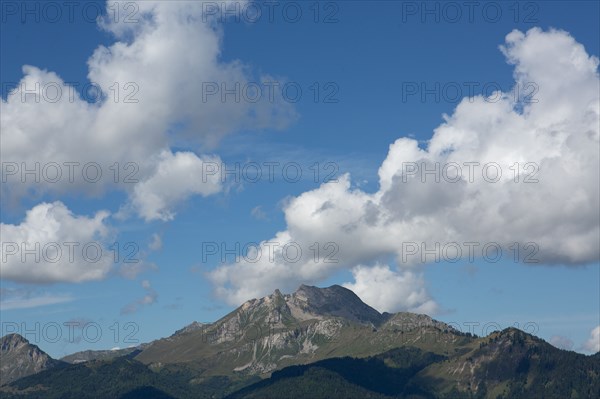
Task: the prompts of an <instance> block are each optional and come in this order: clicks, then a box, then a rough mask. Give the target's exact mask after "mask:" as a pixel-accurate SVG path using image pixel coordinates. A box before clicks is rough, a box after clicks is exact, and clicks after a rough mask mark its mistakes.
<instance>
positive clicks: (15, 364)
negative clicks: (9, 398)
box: [0, 334, 61, 385]
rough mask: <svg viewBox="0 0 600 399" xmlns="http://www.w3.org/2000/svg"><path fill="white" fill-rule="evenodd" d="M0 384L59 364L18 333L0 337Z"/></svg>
mask: <svg viewBox="0 0 600 399" xmlns="http://www.w3.org/2000/svg"><path fill="white" fill-rule="evenodd" d="M0 359H2V361H1V362H0V385H4V384H8V383H10V382H11V381H14V380H17V379H19V378H22V377H25V376H28V375H31V374H35V373H38V372H40V371H42V370H46V369H48V368H51V367H54V366H56V365H57V364H60V363H61V362H60V361H57V360H54V359H52V358H51V357H50V356H48V355H47V354H46V353H45V352H44V351H42V350H41V349H40V348H38V347H37V346H36V345H32V344H30V343H29V341H28V340H26V339H25V338H23V337H22V336H21V335H19V334H7V335H5V336H4V337H2V339H0Z"/></svg>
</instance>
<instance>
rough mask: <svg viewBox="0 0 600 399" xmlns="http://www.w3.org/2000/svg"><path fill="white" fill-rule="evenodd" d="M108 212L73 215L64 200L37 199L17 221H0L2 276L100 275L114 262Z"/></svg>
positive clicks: (42, 279) (36, 279) (66, 278)
mask: <svg viewBox="0 0 600 399" xmlns="http://www.w3.org/2000/svg"><path fill="white" fill-rule="evenodd" d="M108 216H109V214H108V212H106V211H100V212H97V213H96V214H95V215H94V216H92V217H88V216H82V215H75V214H73V212H71V211H70V210H69V209H68V208H67V207H66V206H65V205H64V204H63V203H62V202H59V201H57V202H53V203H41V204H39V205H36V206H35V207H33V208H32V209H30V210H29V211H27V214H26V216H25V219H24V220H23V221H22V222H21V223H20V224H16V225H15V224H5V223H2V224H0V232H1V234H0V235H1V237H2V242H1V245H2V263H1V266H0V272H1V273H0V274H1V275H2V279H3V280H4V279H6V280H12V281H16V282H23V283H55V282H73V283H78V282H83V281H90V280H99V279H102V278H104V277H105V276H106V275H107V274H108V273H109V272H110V270H111V268H112V265H113V255H114V254H113V252H112V251H111V250H110V249H109V248H108V246H107V244H106V242H105V241H106V239H107V237H108V234H109V229H108V226H107V225H106V224H105V219H106V218H107V217H108Z"/></svg>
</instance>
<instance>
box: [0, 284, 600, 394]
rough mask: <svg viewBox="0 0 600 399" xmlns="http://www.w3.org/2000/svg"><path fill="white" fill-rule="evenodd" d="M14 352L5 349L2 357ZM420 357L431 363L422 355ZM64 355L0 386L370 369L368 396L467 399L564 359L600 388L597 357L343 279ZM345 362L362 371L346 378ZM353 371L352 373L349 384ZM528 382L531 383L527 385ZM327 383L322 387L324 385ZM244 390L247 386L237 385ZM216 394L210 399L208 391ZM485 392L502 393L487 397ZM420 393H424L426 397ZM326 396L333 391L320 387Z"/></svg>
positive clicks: (244, 381)
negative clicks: (397, 303)
mask: <svg viewBox="0 0 600 399" xmlns="http://www.w3.org/2000/svg"><path fill="white" fill-rule="evenodd" d="M3 339H4V338H3ZM12 341H15V342H21V341H19V339H18V338H17V337H11V342H12ZM21 344H22V343H20V344H19V345H21ZM19 345H12V346H10V345H9V346H7V348H13V347H18V346H19ZM36 348H37V347H36ZM38 349H39V348H38ZM8 352H9V351H8V350H7V351H6V353H5V352H3V359H2V360H3V361H4V359H5V355H6V354H7V353H8ZM19 353H20V352H19ZM411 353H412V355H411ZM46 356H47V355H46ZM415 356H416V357H415ZM423 356H424V358H426V359H429V360H428V362H429V363H427V364H424V363H418V364H417V363H415V362H416V359H418V358H423ZM13 357H14V356H13ZM48 358H49V357H48ZM50 359H51V358H50ZM63 359H64V360H69V361H70V362H72V363H75V364H66V363H64V362H59V361H57V362H59V363H56V364H54V363H51V364H50V365H49V367H46V368H43V369H40V370H41V371H39V370H38V371H36V372H35V374H32V373H29V375H27V376H24V377H23V376H21V377H23V378H19V379H16V380H15V379H14V378H13V379H12V380H11V381H9V383H8V385H5V386H4V387H3V388H2V389H1V392H3V393H11V394H12V393H15V394H18V396H15V397H19V398H28V396H27V394H26V392H29V391H30V390H31V389H33V387H42V388H43V389H45V391H44V392H45V394H48V395H49V396H48V397H49V398H52V397H63V396H61V395H64V393H65V392H67V391H65V390H66V389H70V390H73V391H74V392H75V391H76V392H78V395H80V397H88V396H85V393H84V392H85V390H84V389H83V388H82V386H81V384H84V383H87V384H99V383H100V382H99V381H98V380H97V379H98V378H104V379H108V380H114V381H113V383H112V386H111V387H107V388H106V389H107V390H106V391H103V392H104V395H108V396H111V397H118V395H121V393H122V394H123V395H129V396H124V397H135V395H137V394H140V395H141V394H142V393H148V392H161V393H163V394H164V395H169V396H168V397H179V398H186V397H194V398H196V397H224V396H226V395H233V396H232V397H245V396H243V395H246V394H247V395H248V397H261V395H262V396H264V395H263V394H265V393H268V392H280V391H281V390H284V391H289V392H293V391H294V389H295V388H294V387H296V386H300V385H302V386H304V385H306V386H313V385H314V384H315V383H316V381H321V380H331V381H336V383H335V384H336V386H337V387H338V388H339V389H340V390H341V391H340V392H342V391H343V392H348V395H350V396H351V395H354V393H356V395H357V397H360V395H359V394H358V393H357V392H361V394H364V393H365V392H369V391H368V389H375V388H373V385H372V384H371V383H366V382H365V383H360V384H358V385H356V383H358V382H360V381H362V380H363V377H362V376H366V375H370V376H371V377H369V378H372V379H374V381H379V380H378V378H382V379H381V381H379V383H381V384H388V383H390V384H391V386H390V387H388V388H389V389H388V390H387V391H385V392H384V391H382V392H379V391H378V390H377V389H375V391H373V392H371V393H368V395H367V397H374V398H375V397H377V398H379V397H386V396H385V395H387V394H388V393H390V392H396V394H397V395H400V396H397V395H396V394H395V395H396V396H394V397H404V396H402V395H404V394H407V395H408V394H409V393H410V394H411V395H412V394H414V393H415V392H416V395H417V396H414V397H415V398H420V397H423V398H429V397H444V395H446V396H448V395H450V396H448V397H467V396H461V395H465V394H466V393H469V392H470V393H477V395H479V396H476V397H482V398H483V397H485V398H487V397H490V398H493V399H496V397H502V398H503V397H511V396H510V395H511V392H512V393H514V392H521V391H523V392H527V389H530V390H533V391H532V392H535V393H536V394H537V393H539V390H540V389H542V388H540V387H544V386H545V385H544V384H549V383H550V382H544V381H545V380H544V378H545V377H544V376H550V377H552V378H551V379H554V380H555V379H556V378H558V377H557V374H556V373H557V371H556V369H555V368H552V367H551V365H552V364H559V363H565V364H570V365H571V368H572V369H574V370H577V373H578V374H577V373H575V374H572V375H571V374H569V375H570V378H571V380H569V381H571V382H570V383H571V384H575V385H574V386H576V387H577V389H578V392H579V391H581V392H583V390H584V388H582V387H583V386H585V384H587V383H588V382H589V383H590V386H591V387H592V388H590V389H592V390H593V392H596V391H595V389H596V387H598V389H597V390H598V393H600V354H596V355H593V356H585V355H582V354H576V353H574V352H567V351H563V350H560V349H557V348H554V347H552V346H551V345H550V344H548V343H547V342H545V341H544V340H542V339H540V338H537V337H535V336H533V335H531V334H527V333H525V332H523V331H521V330H518V329H515V328H507V329H504V330H502V331H496V332H493V333H491V334H489V335H488V336H487V337H476V336H474V335H472V334H465V333H462V332H460V331H458V330H456V329H454V328H453V327H452V326H450V325H448V324H446V323H443V322H441V321H438V320H435V319H433V318H431V317H430V316H428V315H423V314H415V313H409V312H398V313H379V312H378V311H377V310H375V309H373V308H372V307H370V306H369V305H367V304H365V303H364V302H363V301H362V300H361V299H360V298H359V297H358V296H357V295H356V294H355V293H353V292H352V291H351V290H348V289H347V288H344V287H341V286H331V287H326V288H318V287H313V286H307V285H301V286H300V287H299V288H298V289H297V290H296V291H295V292H293V293H291V294H282V293H281V291H279V290H275V291H274V292H273V293H272V294H270V295H267V296H265V297H262V298H254V299H251V300H248V301H246V302H244V303H243V304H241V305H240V306H239V307H237V308H236V309H234V310H233V311H231V312H230V313H228V314H226V315H225V316H223V317H222V318H220V319H218V320H217V321H215V322H212V323H199V322H192V323H190V324H189V325H187V326H184V327H183V328H181V329H179V330H176V331H175V332H174V333H173V334H172V335H170V336H168V337H165V338H161V339H157V340H155V341H152V342H149V343H146V344H142V345H139V346H138V347H136V348H127V349H122V350H119V351H84V352H79V353H76V354H71V355H69V356H66V357H65V358H63ZM335 359H342V360H335ZM343 359H347V360H343ZM361 359H362V360H361ZM369 359H371V360H369ZM540 359H541V360H540ZM544 359H546V360H544ZM548 359H549V360H548ZM52 360H53V359H52ZM323 362H324V363H323ZM373 362H375V363H373ZM3 364H4V363H3ZM373 364H377V367H378V368H379V369H380V370H381V373H380V374H381V375H380V376H379V374H377V373H375V374H373V373H371V374H369V372H368V370H367V369H364V367H367V366H368V365H373ZM57 365H62V366H63V367H56V366H57ZM332 367H333V368H332ZM345 367H346V368H349V370H354V371H353V372H351V373H350V374H348V372H346V371H344V370H345V369H344V368H345ZM369 367H371V366H369ZM390 367H391V368H390ZM397 367H400V368H401V370H396V368H397ZM586 367H587V368H586ZM590 367H591V369H590ZM594 369H596V372H594V371H593V370H594ZM119 370H130V372H127V374H126V375H131V376H132V377H131V378H129V379H128V380H124V379H123V378H124V377H122V372H121V371H119ZM133 370H137V371H136V372H135V373H134V372H133ZM286 370H287V371H286ZM586 370H588V371H586ZM590 370H591V371H590ZM340 373H341V374H340ZM398 373H400V374H398ZM490 373H492V374H490ZM586 373H587V374H586ZM590 373H591V374H590ZM594 373H595V374H594ZM348 375H351V376H354V377H352V378H355V379H356V381H347V378H348ZM395 375H398V376H402V378H404V379H405V380H406V383H407V384H409V383H410V384H411V385H410V387H408V388H402V389H400V388H399V387H398V384H396V383H392V382H390V381H393V378H392V377H393V376H395ZM492 375H498V376H499V377H498V378H492V377H491V376H492ZM101 376H102V377H101ZM134 376H135V377H134ZM273 376H277V377H276V378H275V377H273ZM282 376H284V377H285V378H283V379H282ZM311 376H312V377H311ZM386 376H387V377H386ZM390 376H392V377H390ZM540 376H542V377H540ZM384 377H385V378H387V379H385V378H384ZM273 378H275V379H273ZM288 378H289V380H288ZM311 378H314V379H315V380H311ZM390 378H391V379H390ZM394 378H396V377H394ZM398 378H399V377H398ZM523 378H525V381H526V382H527V381H530V382H529V383H528V384H529V385H528V384H523V382H522V381H523ZM586 378H588V379H589V381H588V380H587V379H586ZM74 379H75V381H73V380H74ZM77 379H80V380H81V381H84V382H81V383H78V382H77ZM56 381H62V384H60V383H58V382H56ZM85 381H87V382H85ZM261 381H262V382H261ZM403 381H404V380H403ZM540 381H541V382H540ZM259 382H261V383H260V384H259ZM255 384H258V385H255ZM348 384H349V385H348ZM361 384H362V385H361ZM365 384H366V385H365ZM550 384H551V383H550ZM563 385H564V384H562V383H559V384H556V383H554V385H550V386H549V388H548V389H554V391H556V392H561V394H562V393H564V392H565V391H564V389H566V388H565V387H564V386H563ZM320 386H321V384H320V383H317V385H316V387H317V388H316V389H321V388H318V387H320ZM67 387H68V388H67ZM409 388H410V389H409ZM240 389H241V391H240V392H241V393H236V392H237V391H238V390H240ZM365 389H367V391H365ZM386 389H387V388H386ZM394 389H396V390H397V391H394ZM264 390H266V391H264ZM321 390H322V389H321ZM519 390H520V391H519ZM119 392H120V393H119ZM208 392H210V395H209V396H203V395H205V394H206V395H208ZM244 392H245V393H244ZM296 392H297V393H298V395H297V396H296V397H301V395H300V393H299V392H301V391H300V390H297V391H296ZM489 392H491V394H493V395H496V396H487V395H488V393H489ZM586 392H587V391H586ZM590 392H591V391H590ZM117 393H119V394H118V395H117ZM421 394H423V395H425V396H418V395H421ZM19 395H21V396H19ZM23 395H25V396H23ZM32 395H34V394H32ZM53 395H55V396H53ZM132 395H133V396H132ZM211 395H212V396H211ZM240 395H241V396H240ZM323 395H325V396H323V397H327V395H331V392H329V391H327V390H323ZM382 395H383V396H382ZM431 395H433V396H431ZM438 395H441V396H438ZM452 395H454V396H452ZM503 395H509V396H503ZM267 396H268V395H267ZM7 397H11V396H7ZM32 397H36V396H35V395H34V396H32ZM89 397H94V396H89ZM139 397H143V396H139ZM163 397H167V396H163ZM275 397H276V396H275ZM291 397H292V396H291ZM474 397H475V396H474ZM565 397H567V396H565Z"/></svg>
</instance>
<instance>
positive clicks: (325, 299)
mask: <svg viewBox="0 0 600 399" xmlns="http://www.w3.org/2000/svg"><path fill="white" fill-rule="evenodd" d="M290 302H292V303H293V304H294V305H296V306H297V307H299V308H300V309H302V310H303V311H305V312H308V313H311V314H315V315H318V316H335V317H343V318H345V319H349V320H352V321H357V322H360V323H372V324H375V325H378V324H379V323H381V322H382V321H383V317H382V315H381V314H380V313H379V312H378V311H377V310H375V309H373V308H372V307H370V306H369V305H367V304H366V303H364V302H363V301H362V300H361V299H360V298H359V297H358V296H357V295H356V294H355V293H354V292H352V291H351V290H349V289H347V288H344V287H342V286H340V285H332V286H331V287H327V288H318V287H313V286H308V285H304V284H303V285H301V286H300V287H299V288H298V290H296V292H294V293H293V294H292V295H291V296H290Z"/></svg>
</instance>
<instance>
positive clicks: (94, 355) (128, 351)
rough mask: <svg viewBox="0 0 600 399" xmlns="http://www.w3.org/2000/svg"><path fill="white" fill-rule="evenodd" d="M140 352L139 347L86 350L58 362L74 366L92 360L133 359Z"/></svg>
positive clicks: (62, 358)
mask: <svg viewBox="0 0 600 399" xmlns="http://www.w3.org/2000/svg"><path fill="white" fill-rule="evenodd" d="M140 352H141V348H140V347H134V348H124V349H109V350H96V351H94V350H86V351H81V352H75V353H72V354H70V355H67V356H64V357H61V358H60V360H62V361H63V362H67V363H71V364H76V363H84V362H89V361H92V360H110V359H114V358H116V357H122V356H128V355H129V356H130V357H133V356H135V355H137V354H138V353H140Z"/></svg>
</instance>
